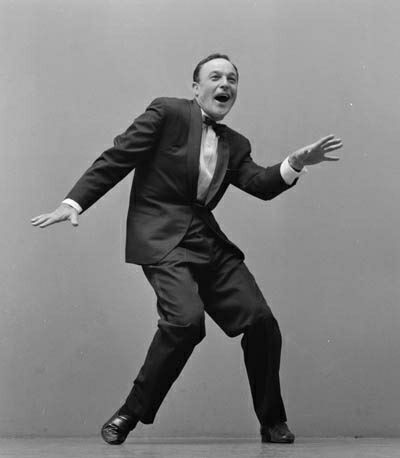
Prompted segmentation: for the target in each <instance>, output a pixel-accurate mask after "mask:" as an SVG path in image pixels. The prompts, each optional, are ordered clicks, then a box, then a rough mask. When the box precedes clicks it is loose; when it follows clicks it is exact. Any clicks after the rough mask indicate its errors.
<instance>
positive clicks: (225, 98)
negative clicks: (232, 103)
mask: <svg viewBox="0 0 400 458" xmlns="http://www.w3.org/2000/svg"><path fill="white" fill-rule="evenodd" d="M214 98H215V100H217V101H218V102H221V103H225V102H227V101H228V100H229V99H230V96H229V95H228V94H218V95H216V96H215V97H214Z"/></svg>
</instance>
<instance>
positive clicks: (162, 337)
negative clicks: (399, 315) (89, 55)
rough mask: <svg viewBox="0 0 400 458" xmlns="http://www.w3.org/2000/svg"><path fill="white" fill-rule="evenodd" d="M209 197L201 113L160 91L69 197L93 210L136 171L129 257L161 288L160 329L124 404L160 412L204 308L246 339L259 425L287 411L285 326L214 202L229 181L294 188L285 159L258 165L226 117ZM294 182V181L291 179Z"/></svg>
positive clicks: (255, 191) (146, 419)
mask: <svg viewBox="0 0 400 458" xmlns="http://www.w3.org/2000/svg"><path fill="white" fill-rule="evenodd" d="M215 129H216V131H217V132H216V133H217V135H218V137H219V138H218V151H217V163H216V167H215V172H214V175H213V177H212V181H211V183H210V186H209V188H208V192H207V194H206V196H205V198H204V200H202V201H199V200H198V198H197V183H198V178H199V155H200V145H201V138H202V131H203V119H202V113H201V109H200V107H199V105H198V104H197V102H196V101H195V100H186V99H176V98H158V99H155V100H154V101H153V102H152V103H151V104H150V105H149V107H148V108H147V109H146V111H145V112H144V113H143V114H142V115H140V116H139V117H138V118H137V119H136V120H135V121H134V123H133V124H132V125H131V126H130V127H129V128H128V129H127V130H126V132H125V133H123V134H121V135H119V136H117V137H116V138H115V140H114V146H113V147H112V148H110V149H108V150H107V151H105V152H104V153H103V154H102V155H101V156H100V157H99V158H98V159H97V160H96V161H95V162H94V163H93V165H92V166H91V167H90V168H89V169H88V170H87V171H86V172H85V173H84V174H83V176H82V177H81V178H80V179H79V180H78V182H77V183H76V185H75V186H74V187H73V189H72V190H71V191H70V193H69V194H68V196H67V198H68V199H73V200H74V201H75V202H77V203H79V205H80V206H81V207H82V210H83V211H85V210H87V209H88V208H89V207H90V206H91V205H92V204H93V203H94V202H96V201H97V200H98V199H99V198H100V197H101V196H102V195H104V194H105V193H106V192H107V191H108V190H110V189H111V188H112V187H113V186H114V185H115V184H116V183H118V182H119V181H120V180H121V179H123V178H124V177H125V176H126V175H127V174H128V173H129V172H130V171H132V170H133V169H135V174H134V178H133V183H132V189H131V193H130V201H129V211H128V217H127V235H126V261H127V262H130V263H136V264H140V265H142V268H143V271H144V273H145V275H146V277H147V279H148V280H149V282H150V284H151V285H152V287H153V289H154V291H155V294H156V296H157V310H158V313H159V316H160V319H159V321H158V329H157V332H156V334H155V336H154V339H153V341H152V343H151V345H150V348H149V351H148V353H147V356H146V358H145V361H144V364H143V366H142V368H141V369H140V371H139V374H138V376H137V377H136V379H135V381H134V385H133V388H132V391H131V392H130V394H129V396H128V397H127V400H126V402H125V405H126V406H128V408H129V410H130V411H131V412H133V413H134V414H135V416H136V417H137V418H138V419H139V420H140V421H141V422H142V423H152V422H153V421H154V418H155V415H156V413H157V411H158V409H159V407H160V405H161V403H162V401H163V399H164V397H165V396H166V394H167V392H168V390H169V389H170V387H171V386H172V384H173V382H174V380H175V379H176V378H177V377H178V375H179V374H180V372H181V370H182V369H183V367H184V365H185V363H186V361H187V359H188V358H189V357H190V355H191V353H192V351H193V349H194V347H195V346H196V345H197V344H198V343H199V342H200V341H201V340H202V339H203V338H204V336H205V324H204V323H205V320H204V317H205V313H208V314H209V316H210V317H211V318H212V319H213V320H214V321H215V322H216V323H217V324H218V325H219V326H220V327H221V329H222V330H223V331H224V332H225V333H226V334H227V335H228V336H231V337H233V336H237V335H239V334H243V337H242V340H241V344H242V348H243V352H244V360H245V365H246V370H247V374H248V377H249V382H250V389H251V394H252V398H253V405H254V409H255V412H256V415H257V417H258V419H259V421H260V423H261V424H262V425H274V424H276V423H277V422H281V421H285V420H286V413H285V409H284V406H283V401H282V397H281V393H280V383H279V365H280V352H281V334H280V330H279V327H278V324H277V321H276V319H275V318H274V316H273V314H272V312H271V310H270V308H269V306H268V305H267V303H266V301H265V299H264V297H263V295H262V293H261V291H260V289H259V288H258V286H257V284H256V282H255V280H254V277H253V276H252V274H251V273H250V272H249V270H248V269H247V266H246V265H245V263H244V254H243V253H242V251H241V250H240V249H239V248H238V247H237V246H236V245H235V244H234V243H232V242H231V241H230V240H229V239H228V237H227V236H226V235H225V234H224V233H223V231H222V230H221V228H220V227H219V225H218V223H217V222H216V220H215V218H214V216H213V214H212V210H213V209H214V208H215V207H216V205H217V204H218V202H219V201H220V200H221V198H222V197H223V195H224V193H225V191H226V190H227V188H228V186H229V185H230V184H232V185H234V186H236V187H238V188H240V189H241V190H243V191H245V192H247V193H249V194H251V195H254V196H256V197H258V198H260V199H263V200H268V199H272V198H274V197H275V196H277V195H279V194H280V193H282V192H283V191H285V190H287V189H289V188H290V187H291V186H293V185H288V184H287V183H286V182H285V181H284V180H283V178H282V176H281V173H280V166H281V164H275V165H273V166H271V167H266V168H265V167H262V166H260V165H257V164H256V163H255V162H254V161H253V159H252V157H251V147H250V143H249V141H248V140H247V138H245V137H244V136H243V135H241V134H239V133H238V132H236V131H234V130H232V129H230V128H229V127H227V126H225V125H218V126H216V127H215ZM293 184H294V183H293Z"/></svg>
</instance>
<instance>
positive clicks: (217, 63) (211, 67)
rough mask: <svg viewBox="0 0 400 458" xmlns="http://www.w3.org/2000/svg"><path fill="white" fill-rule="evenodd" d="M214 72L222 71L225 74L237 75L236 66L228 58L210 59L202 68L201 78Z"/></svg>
mask: <svg viewBox="0 0 400 458" xmlns="http://www.w3.org/2000/svg"><path fill="white" fill-rule="evenodd" d="M212 72H220V73H224V74H227V75H228V74H230V73H233V74H235V75H236V70H235V67H234V66H233V65H232V64H231V62H229V60H226V59H221V58H218V59H213V60H209V61H208V62H206V63H205V64H203V66H202V67H201V69H200V75H199V76H200V78H201V77H202V76H207V75H209V74H210V73H212Z"/></svg>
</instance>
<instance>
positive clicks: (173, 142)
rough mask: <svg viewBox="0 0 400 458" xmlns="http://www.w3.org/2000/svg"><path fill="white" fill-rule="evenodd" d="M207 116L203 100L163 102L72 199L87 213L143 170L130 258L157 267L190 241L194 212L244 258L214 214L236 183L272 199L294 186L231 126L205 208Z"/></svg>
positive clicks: (131, 214) (133, 204)
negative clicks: (256, 157)
mask: <svg viewBox="0 0 400 458" xmlns="http://www.w3.org/2000/svg"><path fill="white" fill-rule="evenodd" d="M201 135H202V116H201V110H200V107H199V105H198V104H197V102H196V101H195V100H186V99H176V98H166V97H165V98H158V99H155V100H154V101H153V102H152V103H151V104H150V105H149V107H148V108H147V110H146V111H145V113H143V114H142V115H141V116H139V117H138V118H137V119H135V121H134V123H133V124H132V125H131V126H130V127H129V128H128V129H127V131H126V132H125V133H123V134H122V135H119V136H117V137H116V138H115V140H114V146H113V147H112V148H110V149H108V150H107V151H105V152H104V153H103V154H102V155H101V156H100V157H99V158H98V159H96V161H95V162H94V163H93V165H92V166H91V167H90V168H89V169H88V170H87V171H86V172H85V173H84V174H83V176H82V177H81V178H80V179H79V180H78V182H77V183H76V184H75V186H74V187H73V189H72V190H71V191H70V193H69V194H68V195H67V197H68V198H71V199H73V200H75V201H76V202H78V203H79V204H80V205H81V207H82V208H83V211H85V210H87V209H88V208H89V207H90V206H91V205H92V204H93V203H94V202H96V201H97V200H98V199H99V198H100V197H101V196H103V195H104V194H105V193H106V192H107V191H108V190H109V189H111V188H112V187H113V186H114V185H115V184H117V183H118V182H119V181H120V180H121V179H122V178H124V177H125V176H126V175H127V174H128V173H129V172H130V171H131V170H132V169H135V175H134V178H133V184H132V190H131V194H130V203H129V211H128V219H127V238H126V261H127V262H131V263H135V264H154V263H157V262H158V261H160V260H161V259H162V258H163V257H164V256H165V255H166V254H168V253H169V252H170V251H171V250H172V249H173V248H175V247H176V246H177V245H178V244H179V242H180V241H181V240H182V238H183V236H184V235H185V232H186V231H187V229H188V227H189V224H190V222H191V220H192V217H193V213H194V212H197V213H198V214H199V215H200V216H201V217H202V218H203V220H204V221H205V222H206V224H208V226H209V227H210V228H211V229H212V230H213V231H214V232H215V234H216V235H217V236H218V237H220V238H221V240H223V241H224V242H226V243H227V244H228V245H230V246H231V247H232V248H233V249H234V250H236V251H237V252H238V254H239V255H240V256H242V257H243V253H242V252H241V251H240V250H239V248H237V247H236V245H234V244H233V243H232V242H230V241H229V240H228V238H227V237H226V236H225V234H224V233H223V232H222V231H221V229H220V227H219V226H218V224H217V222H216V221H215V219H214V216H213V215H212V213H211V210H213V209H214V208H215V206H216V205H217V204H218V202H219V201H220V199H221V198H222V196H223V194H224V193H225V191H226V189H227V187H228V186H229V185H230V184H233V185H234V186H237V187H238V188H240V189H242V190H243V191H245V192H247V193H249V194H252V195H254V196H256V197H258V198H260V199H264V200H268V199H272V198H273V197H275V196H277V195H278V194H280V193H281V192H283V191H285V190H286V189H288V188H290V187H291V186H288V185H287V184H286V183H285V182H284V181H283V179H282V177H281V174H280V170H279V169H280V163H279V164H276V165H273V166H272V167H267V168H264V167H261V166H259V165H257V164H255V163H254V162H253V160H252V158H251V156H250V151H251V147H250V143H249V141H248V140H247V138H245V137H244V136H243V135H241V134H239V133H238V132H235V131H234V130H232V129H230V128H228V127H226V126H223V131H222V133H220V138H219V141H218V160H217V165H216V171H215V174H214V177H213V180H212V182H211V185H210V189H209V192H208V196H207V199H206V201H205V202H204V204H198V203H196V194H197V180H198V175H199V154H200V143H201Z"/></svg>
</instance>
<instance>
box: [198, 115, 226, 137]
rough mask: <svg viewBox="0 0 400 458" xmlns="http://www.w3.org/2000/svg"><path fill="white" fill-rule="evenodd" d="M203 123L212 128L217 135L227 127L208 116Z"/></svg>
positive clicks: (204, 117)
mask: <svg viewBox="0 0 400 458" xmlns="http://www.w3.org/2000/svg"><path fill="white" fill-rule="evenodd" d="M203 123H204V124H205V125H206V126H210V127H212V128H213V129H214V131H215V133H216V134H221V133H222V132H223V130H224V127H225V126H224V125H223V124H218V123H217V122H216V121H214V120H213V119H211V118H209V117H208V116H203Z"/></svg>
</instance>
